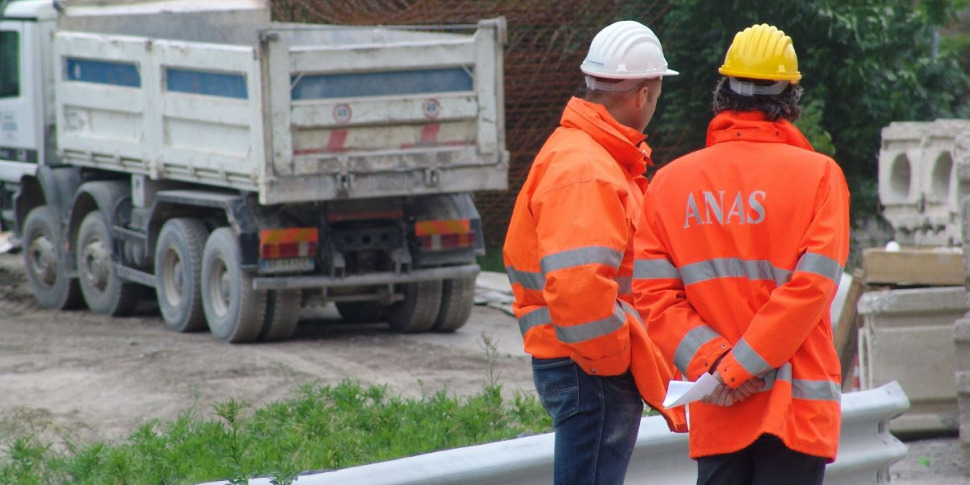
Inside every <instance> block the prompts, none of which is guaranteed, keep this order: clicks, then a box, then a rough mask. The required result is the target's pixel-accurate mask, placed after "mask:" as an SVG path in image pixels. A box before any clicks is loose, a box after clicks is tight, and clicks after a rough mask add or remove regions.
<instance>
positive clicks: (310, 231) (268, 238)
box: [259, 227, 319, 259]
mask: <svg viewBox="0 0 970 485" xmlns="http://www.w3.org/2000/svg"><path fill="white" fill-rule="evenodd" d="M318 238H319V236H318V234H317V228H315V227H297V228H289V229H263V230H261V231H259V257H260V258H263V259H277V258H312V257H313V256H314V255H315V254H316V253H317V241H318Z"/></svg>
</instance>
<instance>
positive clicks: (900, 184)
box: [879, 120, 970, 247]
mask: <svg viewBox="0 0 970 485" xmlns="http://www.w3.org/2000/svg"><path fill="white" fill-rule="evenodd" d="M967 133H970V120H936V121H932V122H893V123H891V124H890V125H889V126H887V127H886V128H883V130H882V146H881V148H880V150H879V200H880V202H882V204H883V206H884V210H883V216H884V217H885V218H886V219H887V220H888V221H889V222H890V224H892V226H893V228H894V229H895V231H896V236H895V237H896V241H898V242H899V243H900V244H902V245H906V246H917V247H922V246H956V245H959V244H960V243H961V241H962V235H961V220H962V219H961V216H960V206H959V202H960V193H961V192H960V189H961V187H960V184H959V179H958V177H957V167H956V165H957V163H956V161H955V160H956V156H959V154H960V150H959V149H956V150H955V145H956V143H957V142H956V139H957V138H960V137H962V136H964V135H966V134H967ZM955 154H956V155H955Z"/></svg>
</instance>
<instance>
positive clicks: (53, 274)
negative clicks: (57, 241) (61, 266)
mask: <svg viewBox="0 0 970 485" xmlns="http://www.w3.org/2000/svg"><path fill="white" fill-rule="evenodd" d="M54 254H55V253H54V244H53V243H52V242H51V240H50V239H49V238H47V237H45V236H39V237H36V238H34V239H32V240H31V241H30V244H28V246H27V255H28V256H27V257H28V258H30V270H31V271H32V272H33V273H34V276H35V277H36V279H37V280H38V281H40V282H42V283H44V284H45V285H48V286H49V285H53V284H54V282H55V281H56V280H57V258H56V257H55V256H54Z"/></svg>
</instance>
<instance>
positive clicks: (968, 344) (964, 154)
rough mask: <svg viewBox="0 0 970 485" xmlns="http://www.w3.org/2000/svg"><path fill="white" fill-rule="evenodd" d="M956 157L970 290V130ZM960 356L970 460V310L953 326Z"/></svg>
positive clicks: (957, 143) (963, 433)
mask: <svg viewBox="0 0 970 485" xmlns="http://www.w3.org/2000/svg"><path fill="white" fill-rule="evenodd" d="M954 159H955V162H956V174H957V179H958V181H959V182H958V185H959V187H960V194H962V196H961V198H960V209H961V210H960V217H961V221H962V226H963V231H962V242H963V274H964V276H965V277H966V279H965V280H964V287H965V288H968V289H970V132H966V133H963V134H961V135H959V136H957V138H956V139H955V140H954ZM953 344H954V354H955V356H956V360H955V367H956V384H955V385H956V392H957V402H958V403H959V409H960V442H961V443H962V444H963V450H964V456H965V457H966V459H967V460H966V461H970V313H968V314H966V315H964V316H963V318H960V319H959V320H957V321H956V323H955V324H954V326H953Z"/></svg>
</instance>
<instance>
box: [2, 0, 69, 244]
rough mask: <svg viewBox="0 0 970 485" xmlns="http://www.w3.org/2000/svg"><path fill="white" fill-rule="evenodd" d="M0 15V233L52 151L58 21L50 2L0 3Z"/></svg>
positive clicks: (9, 226) (31, 0)
mask: <svg viewBox="0 0 970 485" xmlns="http://www.w3.org/2000/svg"><path fill="white" fill-rule="evenodd" d="M2 4H3V9H2V11H0V194H3V195H2V197H0V228H2V229H4V230H9V229H11V228H12V227H13V224H14V221H15V218H14V215H13V205H12V201H11V200H10V197H11V194H14V193H15V192H16V190H17V188H18V185H19V184H20V181H21V180H22V179H23V177H24V176H33V175H35V174H36V172H37V167H38V165H40V164H44V163H46V162H48V158H47V157H48V156H51V155H53V154H54V151H53V143H54V139H53V133H52V132H53V118H54V116H53V105H52V99H51V96H52V94H53V93H52V90H53V86H52V73H51V72H50V71H51V66H49V65H48V64H47V63H45V62H43V59H46V58H48V57H49V55H47V52H49V50H50V48H51V32H52V30H53V29H54V24H55V22H56V18H57V12H56V10H54V8H53V6H52V4H51V2H49V1H41V0H20V1H12V2H10V1H5V2H2Z"/></svg>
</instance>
